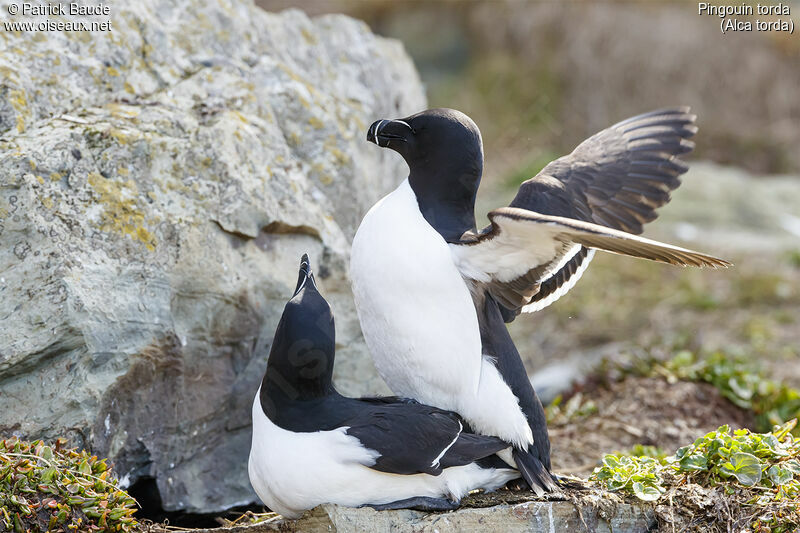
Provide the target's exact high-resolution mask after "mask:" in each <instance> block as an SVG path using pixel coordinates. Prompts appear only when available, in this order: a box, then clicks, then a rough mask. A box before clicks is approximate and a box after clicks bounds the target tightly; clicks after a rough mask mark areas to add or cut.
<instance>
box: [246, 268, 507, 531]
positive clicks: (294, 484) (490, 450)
mask: <svg viewBox="0 0 800 533" xmlns="http://www.w3.org/2000/svg"><path fill="white" fill-rule="evenodd" d="M334 346H335V333H334V323H333V314H332V313H331V310H330V307H329V306H328V302H326V301H325V299H324V298H323V297H322V295H320V293H319V292H318V291H317V287H316V283H315V282H314V276H313V275H312V273H311V266H310V264H309V261H308V256H305V255H304V256H303V259H302V262H301V264H300V274H299V277H298V280H297V288H296V289H295V293H294V296H293V297H292V299H291V300H289V303H287V304H286V307H285V309H284V311H283V316H281V319H280V322H279V323H278V328H277V330H276V331H275V337H274V340H273V343H272V348H271V350H270V354H269V360H268V361H267V371H266V373H265V374H264V379H263V380H262V382H261V386H260V387H259V390H258V393H256V397H255V400H254V402H253V441H252V445H251V448H250V461H249V465H248V472H249V474H250V483H251V484H252V485H253V488H254V489H255V491H256V493H257V494H258V496H259V498H261V500H262V501H263V502H264V503H265V504H266V505H267V506H268V507H269V508H270V509H272V510H273V511H275V512H277V513H280V514H282V515H283V516H286V517H289V518H296V517H298V516H300V514H302V512H303V511H304V510H306V509H311V508H312V507H316V506H317V505H320V504H323V503H336V504H339V505H346V506H350V507H357V506H362V505H370V506H372V507H375V508H376V509H399V508H415V509H422V510H448V509H453V508H455V507H457V505H458V501H459V500H460V499H461V497H462V496H463V495H464V494H466V493H467V492H469V491H471V490H473V489H477V488H483V489H485V490H494V489H496V488H498V487H500V486H502V485H504V484H505V483H506V482H508V481H509V480H511V479H514V478H518V477H519V472H517V471H515V470H513V469H510V468H508V467H507V466H506V465H505V463H503V462H502V461H500V460H499V459H498V458H497V457H496V456H494V455H493V454H494V453H495V452H498V451H500V450H502V449H504V448H507V447H508V444H506V443H505V442H503V441H502V440H500V439H498V438H495V437H488V436H483V435H475V434H473V433H470V431H469V428H468V427H467V425H466V424H465V423H464V421H463V420H462V419H461V418H460V417H459V416H458V415H456V414H455V413H452V412H448V411H443V410H441V409H437V408H435V407H429V406H427V405H422V404H419V403H417V402H415V401H413V400H407V399H402V398H396V397H388V398H364V399H353V398H346V397H344V396H342V395H341V394H339V393H338V392H336V389H335V388H334V386H333V383H332V381H331V376H332V374H333V360H334ZM475 461H480V463H481V464H477V463H476V462H475ZM481 465H482V466H481ZM492 465H499V468H495V467H493V466H492Z"/></svg>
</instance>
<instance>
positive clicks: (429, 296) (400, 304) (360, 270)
mask: <svg viewBox="0 0 800 533" xmlns="http://www.w3.org/2000/svg"><path fill="white" fill-rule="evenodd" d="M350 275H351V279H352V283H353V295H354V298H355V303H356V309H357V310H358V317H359V320H360V321H361V329H362V331H363V333H364V338H365V340H366V342H367V346H368V348H369V350H370V353H371V354H372V357H373V359H374V361H375V366H376V367H377V369H378V372H379V373H380V375H381V376H382V377H383V379H384V380H385V381H386V383H387V384H388V385H389V388H391V389H392V391H393V392H394V393H396V394H399V395H401V396H408V397H411V398H415V399H417V400H419V401H420V402H422V403H426V404H429V405H434V406H436V407H440V408H443V409H449V410H452V411H456V412H458V413H459V414H461V415H462V416H464V417H465V418H466V419H467V421H468V422H469V423H470V424H471V425H472V426H473V428H474V429H475V430H476V431H480V432H482V433H486V434H491V435H496V436H499V437H502V438H504V439H506V440H508V441H510V442H514V443H518V444H520V445H522V444H528V443H530V442H532V438H531V436H530V435H531V433H530V428H529V426H528V423H527V419H526V418H525V416H524V414H523V413H522V411H521V410H520V408H519V404H518V401H517V399H516V397H515V396H514V395H513V394H512V393H511V391H510V389H509V388H508V387H507V386H506V385H505V383H504V382H503V380H502V378H501V377H500V375H499V373H498V372H497V370H496V369H495V368H494V366H493V365H492V363H491V362H490V361H488V360H487V359H485V358H484V357H483V354H482V351H481V339H480V331H479V329H478V317H477V314H476V311H475V307H474V304H473V302H472V296H471V295H470V292H469V289H468V287H467V285H466V283H465V282H464V279H463V277H462V275H461V273H460V272H459V271H458V269H457V267H456V265H455V263H454V259H453V255H452V252H451V250H450V247H449V246H448V244H447V242H445V240H444V239H443V238H442V236H441V235H439V233H438V232H436V230H435V229H433V227H431V225H430V224H428V222H427V221H426V220H425V218H424V217H423V216H422V213H420V211H419V206H418V203H417V199H416V196H415V195H414V192H413V190H412V189H411V186H410V185H409V183H408V180H405V181H404V182H403V183H402V184H401V185H400V186H399V187H398V188H397V189H396V190H395V191H394V192H392V193H391V194H389V195H388V196H386V197H385V198H383V199H382V200H381V201H380V202H378V203H377V204H375V206H373V207H372V209H370V211H369V212H368V213H367V214H366V216H365V217H364V220H363V221H362V222H361V225H360V226H359V228H358V231H357V232H356V236H355V238H354V239H353V248H352V255H351V259H350Z"/></svg>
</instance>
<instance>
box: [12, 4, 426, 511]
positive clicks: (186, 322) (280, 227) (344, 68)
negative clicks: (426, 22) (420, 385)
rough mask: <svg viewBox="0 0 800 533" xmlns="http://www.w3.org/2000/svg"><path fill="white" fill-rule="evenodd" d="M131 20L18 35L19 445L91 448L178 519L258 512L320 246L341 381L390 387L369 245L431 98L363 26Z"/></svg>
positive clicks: (250, 12)
mask: <svg viewBox="0 0 800 533" xmlns="http://www.w3.org/2000/svg"><path fill="white" fill-rule="evenodd" d="M6 4H7V3H6V2H2V1H0V9H1V10H2V11H3V12H4V13H7V9H6V7H7V5H6ZM184 4H187V3H184ZM49 18H50V19H53V20H70V19H69V17H49ZM109 18H110V20H111V22H112V31H111V32H92V33H90V32H72V33H70V32H64V33H58V32H16V33H13V32H3V33H1V34H0V50H1V52H0V187H1V189H0V391H2V393H1V394H0V412H2V413H3V414H2V415H0V435H10V434H14V435H19V436H23V437H26V438H33V437H44V438H55V437H57V436H68V437H69V438H70V439H71V440H72V441H73V443H75V444H77V445H79V446H85V447H88V448H91V449H92V450H93V451H95V452H96V453H98V454H103V455H107V456H109V457H110V458H111V460H112V461H113V462H114V463H115V464H116V470H117V471H118V472H119V473H120V474H121V475H122V474H124V477H123V483H128V484H130V483H133V482H135V481H136V480H137V479H146V478H154V479H155V482H156V484H157V486H158V489H159V492H160V496H161V498H162V503H163V506H164V508H165V509H168V510H176V509H185V510H188V511H204V512H208V511H214V510H219V509H223V508H227V507H230V506H232V505H235V504H242V503H247V502H251V501H255V494H254V493H253V492H252V489H251V488H250V485H249V482H248V480H247V474H246V457H247V451H248V449H249V439H250V429H249V424H250V413H249V410H250V406H251V402H252V398H253V395H254V393H255V391H256V389H257V387H258V383H259V381H260V379H261V375H262V373H263V370H264V368H265V362H266V350H268V348H269V342H270V341H271V334H272V332H273V330H274V327H275V325H276V323H277V319H278V318H279V316H280V313H281V311H282V308H283V305H284V303H285V301H286V299H287V298H288V297H289V296H291V293H292V290H293V288H294V282H295V280H296V268H297V265H298V261H299V258H300V255H301V254H302V253H303V252H308V253H309V254H310V255H311V257H312V260H313V261H314V263H315V266H316V272H317V277H318V278H317V279H318V280H319V281H320V283H321V285H322V289H323V291H324V293H325V296H326V298H328V300H329V301H330V302H331V303H332V306H333V308H334V312H335V314H336V318H337V339H338V343H337V346H338V350H339V351H338V354H337V383H338V385H339V388H340V389H341V390H342V391H343V392H345V393H354V394H355V393H362V392H366V391H372V392H382V391H383V390H384V389H382V387H383V385H382V384H381V383H380V381H379V380H378V378H377V376H376V374H375V372H374V369H373V368H372V364H371V362H370V361H369V358H368V356H367V354H366V349H365V348H364V346H363V343H362V341H361V339H360V336H359V335H360V333H359V328H358V321H357V318H356V315H355V311H354V307H353V303H352V300H351V296H350V293H349V282H348V279H347V274H346V272H347V260H348V247H349V241H350V239H351V237H352V235H353V233H354V231H355V228H356V226H357V224H358V221H359V220H360V218H361V216H362V215H363V213H364V212H365V211H366V209H367V208H368V207H369V206H370V205H371V204H372V203H373V202H374V201H375V200H376V199H377V198H379V197H380V195H381V194H383V193H384V192H386V191H387V190H388V188H389V187H391V186H392V185H393V184H394V183H396V181H397V179H398V177H400V176H402V173H403V171H404V168H403V163H402V161H401V160H400V158H397V157H393V155H394V154H389V153H387V152H386V151H385V150H380V149H377V148H376V147H372V145H369V144H367V143H366V142H365V140H364V137H365V132H366V128H367V126H368V125H369V124H370V122H371V121H372V119H373V118H374V117H380V116H396V115H398V114H400V115H402V114H405V113H410V112H413V111H415V110H418V109H421V108H424V107H425V99H424V94H423V91H422V88H421V84H420V82H419V79H418V76H417V74H416V71H415V69H414V67H413V64H412V63H411V61H410V60H409V59H408V57H407V56H406V54H405V52H404V50H403V49H402V46H401V45H400V44H399V43H397V42H394V41H388V40H384V39H381V38H378V37H376V36H374V35H373V34H371V33H370V31H369V30H368V29H367V27H366V26H365V25H364V24H362V23H360V22H357V21H355V20H352V19H349V18H346V17H342V16H325V17H321V18H318V19H315V20H310V19H308V18H307V17H306V16H305V15H304V14H302V13H300V12H298V11H288V12H283V13H280V14H269V13H266V12H264V11H262V10H261V9H259V8H256V7H255V6H254V5H253V3H252V1H250V2H248V1H246V0H241V1H240V0H234V1H231V0H226V1H223V0H218V1H216V0H212V1H208V2H207V1H202V2H201V1H199V0H196V1H192V2H188V6H187V5H182V6H181V7H178V6H176V5H175V4H173V3H172V2H167V1H164V0H151V1H144V2H119V3H115V4H114V6H113V12H112V13H111V16H110V17H96V18H91V17H90V19H91V20H100V21H102V20H104V19H109ZM15 20H23V18H22V17H18V19H15ZM28 20H32V21H35V22H40V20H39V19H38V18H36V17H32V18H30V19H28ZM72 20H78V19H72ZM82 20H87V18H86V17H84V18H83V19H82ZM262 331H263V332H264V333H265V335H264V336H262V337H261V339H262V340H261V342H258V338H259V334H260V332H262Z"/></svg>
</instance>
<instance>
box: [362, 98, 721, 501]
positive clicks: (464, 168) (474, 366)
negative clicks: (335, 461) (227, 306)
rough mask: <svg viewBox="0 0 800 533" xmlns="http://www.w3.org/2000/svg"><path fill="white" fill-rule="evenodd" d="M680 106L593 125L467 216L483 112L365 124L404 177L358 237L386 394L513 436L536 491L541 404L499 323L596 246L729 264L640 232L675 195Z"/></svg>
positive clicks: (682, 141)
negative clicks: (478, 214) (485, 209)
mask: <svg viewBox="0 0 800 533" xmlns="http://www.w3.org/2000/svg"><path fill="white" fill-rule="evenodd" d="M694 121H695V116H694V115H691V114H689V109H688V108H684V107H681V108H674V109H664V110H659V111H654V112H651V113H647V114H643V115H639V116H636V117H633V118H630V119H628V120H625V121H623V122H620V123H618V124H615V125H614V126H611V127H610V128H608V129H606V130H604V131H602V132H600V133H598V134H596V135H594V136H592V137H590V138H589V139H587V140H586V141H584V142H583V143H581V144H580V145H579V146H578V147H577V148H576V149H575V150H574V151H573V152H572V153H571V154H570V155H567V156H565V157H562V158H560V159H557V160H555V161H553V162H552V163H550V164H549V165H547V166H546V167H545V168H544V169H543V170H542V171H541V172H540V173H539V174H538V175H536V176H535V177H533V178H531V179H529V180H528V181H526V182H524V183H523V184H522V185H521V186H520V188H519V192H518V194H517V196H516V198H514V200H513V201H512V202H511V205H510V206H509V207H501V208H499V209H496V210H494V211H492V212H490V213H489V219H490V221H491V225H490V226H488V227H486V228H484V229H483V230H481V231H477V230H476V224H475V214H474V208H475V196H476V194H477V191H478V185H479V183H480V180H481V174H482V171H483V144H482V141H481V135H480V132H479V130H478V127H477V126H476V125H475V123H474V122H473V121H472V120H471V119H470V118H469V117H468V116H466V115H465V114H463V113H461V112H459V111H455V110H452V109H431V110H428V111H424V112H422V113H418V114H416V115H413V116H410V117H407V118H404V119H400V120H379V121H377V122H375V123H374V124H372V125H371V126H370V128H369V131H368V133H367V140H368V141H371V142H374V143H375V144H377V145H378V146H380V147H383V148H389V149H391V150H394V151H395V152H397V153H399V154H400V155H401V156H402V157H403V158H404V159H405V161H406V163H407V164H408V166H409V170H410V173H409V176H408V178H407V179H406V180H404V181H403V182H402V183H401V184H400V186H399V187H398V188H397V189H396V190H395V191H394V192H392V193H390V194H389V195H387V196H386V197H384V198H383V199H382V200H380V201H379V202H378V203H377V204H375V205H374V206H373V207H372V208H371V209H370V210H369V212H368V213H367V214H366V215H365V217H364V220H363V221H362V222H361V225H360V227H359V228H358V231H357V233H356V236H355V239H354V241H353V247H352V256H351V264H350V274H351V278H352V283H353V290H354V296H355V302H356V307H357V310H358V315H359V319H360V321H361V327H362V330H363V333H364V337H365V339H366V342H367V346H368V348H369V350H370V352H371V354H372V356H373V359H374V361H375V364H376V367H377V369H378V371H379V373H380V374H381V376H382V377H383V379H384V380H385V381H386V382H387V384H388V385H389V387H390V388H391V389H392V391H393V392H394V393H395V394H399V395H401V396H408V397H411V398H414V399H416V400H418V401H420V402H422V403H425V404H429V405H434V406H436V407H440V408H442V409H448V410H452V411H455V412H457V413H459V414H460V415H461V416H463V417H464V419H465V420H466V421H467V422H468V423H469V424H470V426H471V427H472V428H473V429H474V430H475V431H477V432H478V433H482V434H485V435H494V436H498V437H500V438H502V439H503V440H505V441H507V442H509V443H511V444H513V446H514V448H513V457H507V456H504V455H503V454H500V455H501V456H502V457H504V458H506V459H507V461H508V462H509V464H512V465H514V466H517V467H518V468H519V469H520V472H521V473H522V474H523V476H524V478H525V480H526V481H527V482H528V484H529V485H530V486H531V488H532V489H533V490H535V491H536V492H537V493H541V492H543V491H546V490H556V488H557V486H556V485H555V483H554V481H553V478H552V477H551V474H550V473H549V470H550V442H549V439H548V436H547V427H546V422H545V417H544V411H543V409H542V405H541V403H540V401H539V399H538V398H537V396H536V392H535V391H534V390H533V387H532V386H531V384H530V381H529V380H528V377H527V373H526V371H525V368H524V366H523V364H522V361H521V359H520V356H519V353H518V351H517V349H516V347H515V346H514V343H513V341H512V340H511V337H510V336H509V333H508V330H507V329H506V327H505V322H510V321H512V320H514V318H515V317H516V316H517V315H518V314H519V313H520V312H532V311H536V310H539V309H541V308H543V307H545V306H547V305H549V304H550V303H552V302H553V301H555V300H556V299H558V298H559V297H560V296H561V295H563V294H564V293H565V292H566V291H567V290H569V289H570V288H571V287H572V286H573V285H574V284H575V282H576V281H577V280H578V278H579V277H580V276H581V274H583V271H584V270H585V269H586V266H587V265H588V263H589V261H590V260H591V259H592V256H593V254H594V251H595V250H596V249H597V250H604V251H607V252H612V253H617V254H623V255H629V256H633V257H640V258H644V259H650V260H653V261H660V262H664V263H670V264H674V265H682V266H687V265H691V266H698V267H701V266H709V267H725V266H728V264H729V263H727V262H726V261H723V260H721V259H717V258H714V257H711V256H709V255H705V254H702V253H698V252H694V251H691V250H686V249H683V248H679V247H677V246H672V245H669V244H663V243H660V242H655V241H652V240H649V239H644V238H641V237H638V236H637V235H635V234H638V233H641V231H642V225H643V224H644V223H646V222H649V221H651V220H653V219H654V218H656V213H655V210H656V208H658V207H660V206H661V205H663V204H665V203H666V202H668V201H669V192H670V191H671V190H672V189H675V188H676V187H677V186H678V185H679V183H680V182H679V176H680V175H681V174H683V173H684V172H685V171H686V170H687V165H686V164H685V163H684V162H682V161H680V160H678V159H677V156H678V155H680V154H684V153H687V152H689V151H691V150H692V148H693V143H692V142H691V141H689V140H688V138H689V137H691V136H693V135H694V134H695V132H696V131H697V128H696V127H695V125H694Z"/></svg>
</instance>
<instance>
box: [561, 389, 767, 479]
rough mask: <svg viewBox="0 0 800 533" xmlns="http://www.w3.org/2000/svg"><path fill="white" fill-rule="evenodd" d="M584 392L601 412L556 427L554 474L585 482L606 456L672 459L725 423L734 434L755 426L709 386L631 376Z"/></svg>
mask: <svg viewBox="0 0 800 533" xmlns="http://www.w3.org/2000/svg"><path fill="white" fill-rule="evenodd" d="M581 392H582V394H583V395H584V397H585V398H586V399H587V400H591V401H592V402H594V404H595V405H596V407H597V412H596V413H594V414H592V415H589V416H587V417H584V418H579V419H574V420H570V421H568V422H564V423H560V424H553V425H551V426H550V428H549V431H550V441H551V442H552V463H553V471H554V472H558V473H563V474H571V475H576V476H579V477H583V478H585V477H586V476H588V475H589V474H590V473H591V472H592V470H593V469H594V467H595V466H597V464H598V463H599V461H600V459H601V458H602V457H603V455H604V454H606V453H614V452H621V451H627V450H630V448H631V447H633V446H634V445H636V444H644V445H650V446H657V447H659V448H661V449H663V450H664V451H665V452H667V453H668V454H671V453H672V452H674V451H675V450H676V449H677V448H679V447H681V446H686V445H687V444H691V443H692V442H694V440H695V439H696V438H698V437H700V436H702V435H704V434H706V433H708V432H709V431H713V430H715V429H717V428H718V427H719V426H722V425H724V424H728V425H730V426H731V428H734V429H738V428H743V427H744V428H749V429H752V428H753V427H754V425H755V418H754V416H753V414H752V413H750V412H748V411H745V410H744V409H741V408H739V407H737V406H735V405H734V404H732V403H731V402H730V401H728V400H727V399H726V398H724V397H723V396H722V395H721V394H720V393H719V391H717V389H716V388H714V386H712V385H709V384H707V383H694V382H688V381H678V382H675V383H669V382H667V380H665V379H663V378H653V377H628V378H626V379H624V380H622V381H619V382H612V383H608V384H589V385H587V386H586V387H584V389H583V390H582V391H581Z"/></svg>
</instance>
